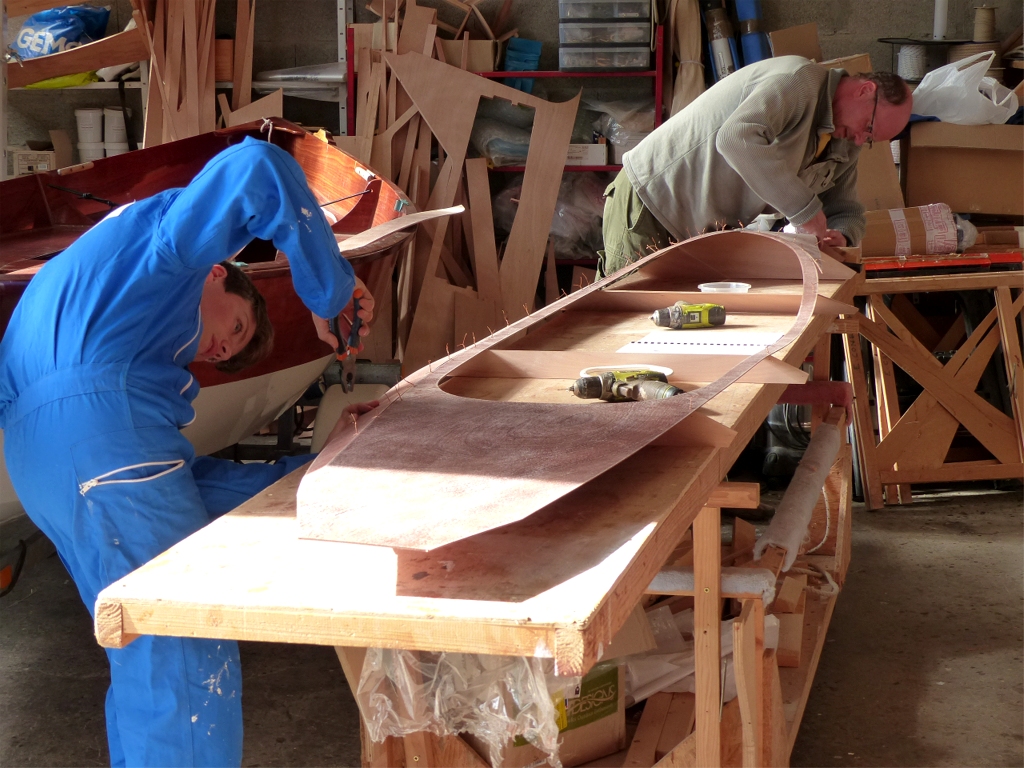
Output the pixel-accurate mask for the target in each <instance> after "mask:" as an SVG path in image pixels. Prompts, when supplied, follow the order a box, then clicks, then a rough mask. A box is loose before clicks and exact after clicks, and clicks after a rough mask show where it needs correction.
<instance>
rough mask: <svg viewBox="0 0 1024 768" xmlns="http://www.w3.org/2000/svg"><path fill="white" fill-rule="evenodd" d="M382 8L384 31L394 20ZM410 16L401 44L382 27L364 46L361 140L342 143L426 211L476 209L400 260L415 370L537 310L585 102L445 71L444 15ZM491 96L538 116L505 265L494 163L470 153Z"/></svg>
mask: <svg viewBox="0 0 1024 768" xmlns="http://www.w3.org/2000/svg"><path fill="white" fill-rule="evenodd" d="M474 7H475V6H474ZM381 11H382V13H381V16H382V21H381V22H378V24H380V25H383V23H384V19H385V18H388V19H390V18H391V15H390V13H385V12H384V11H385V9H384V8H382V9H381ZM387 11H390V9H387ZM402 16H403V18H402V19H401V23H400V31H399V33H398V35H397V39H396V38H393V37H391V36H390V35H389V36H388V37H389V38H390V39H389V40H387V41H385V36H384V34H383V31H381V34H378V35H373V36H372V39H374V40H376V41H378V42H379V45H380V47H379V48H360V49H358V50H357V51H356V54H355V55H356V62H355V63H356V68H357V70H358V72H359V79H358V86H357V89H356V99H355V102H356V133H355V135H354V136H346V137H339V138H338V139H337V143H338V146H339V147H341V148H342V149H343V150H345V151H347V152H349V153H350V154H352V155H354V156H356V157H357V158H359V159H360V160H361V161H363V162H365V163H366V164H367V165H369V166H370V168H372V169H373V170H374V172H376V173H379V174H380V175H382V176H384V177H385V178H388V179H390V180H392V181H394V182H395V183H396V184H398V186H399V187H401V188H402V190H403V191H405V192H406V193H407V194H408V195H409V197H410V198H411V199H412V201H413V203H414V205H415V206H416V208H417V209H419V210H427V209H435V208H447V207H449V206H452V205H457V204H463V205H465V206H466V207H467V208H468V210H467V212H466V213H464V214H463V215H462V216H459V217H452V218H451V219H440V220H438V221H436V222H430V223H428V224H425V225H424V226H422V227H420V229H419V230H418V232H417V234H416V237H415V239H414V240H412V241H411V242H410V244H409V246H408V250H407V252H406V254H405V255H404V256H403V258H402V259H401V260H400V262H399V265H398V270H399V274H398V279H397V283H398V290H397V300H396V303H395V306H394V308H393V310H392V311H393V313H394V317H395V323H394V328H395V330H396V338H395V356H396V357H397V358H398V359H400V360H402V362H403V364H404V368H405V370H406V371H412V370H415V369H417V368H420V367H422V366H423V365H426V364H427V363H428V362H429V361H432V360H439V359H440V358H442V357H445V356H446V355H447V354H450V353H451V352H454V351H455V350H456V349H457V348H460V347H462V346H465V345H469V344H472V343H473V342H474V341H477V340H479V339H481V338H483V337H484V336H487V335H489V334H490V333H491V332H492V331H494V330H497V329H498V328H502V327H504V326H505V325H506V323H508V322H512V321H514V320H517V319H519V318H521V317H523V316H525V315H526V314H528V313H529V312H531V311H532V310H533V308H534V304H535V294H536V290H537V283H538V280H539V278H540V273H541V269H542V267H543V265H544V260H545V252H546V245H547V240H548V234H549V231H550V222H551V218H552V215H553V213H554V208H555V202H556V200H557V196H558V187H559V183H560V182H561V177H562V168H563V166H564V164H565V157H566V153H567V150H568V145H569V140H570V135H571V132H572V126H573V122H574V120H575V117H576V111H577V106H578V102H579V97H578V96H577V97H576V98H575V99H573V100H571V101H568V102H564V103H561V104H554V103H551V102H547V101H544V100H543V99H539V98H536V97H533V96H529V95H526V94H524V93H522V92H521V91H517V90H514V89H512V88H508V87H506V86H504V85H500V84H497V83H494V82H493V81H491V80H488V79H486V78H483V77H480V76H478V75H475V74H472V73H471V72H468V71H466V70H465V69H464V68H461V67H459V66H454V65H453V64H448V63H446V62H445V61H444V60H443V56H444V54H443V52H442V50H441V46H440V45H439V42H440V41H439V40H438V38H437V29H438V26H439V25H438V23H437V12H436V10H434V9H431V8H426V7H423V6H419V5H416V4H415V3H414V2H411V3H406V5H405V8H404V14H402ZM435 56H436V57H439V58H434V57H435ZM461 58H462V62H464V61H465V60H466V56H462V57H461ZM462 62H460V63H462ZM482 98H499V99H504V100H507V101H510V102H511V103H513V104H517V105H521V106H525V107H528V108H531V109H533V110H534V124H533V130H532V135H531V138H532V141H531V143H530V150H529V155H528V158H527V163H526V171H525V175H524V179H523V190H522V194H521V196H520V202H519V208H518V211H517V214H516V217H515V220H514V223H513V225H512V229H511V232H510V235H509V239H508V241H507V243H506V245H505V249H504V253H503V255H502V256H501V257H500V259H499V254H498V251H497V244H496V243H495V238H494V227H493V220H492V214H491V199H490V185H489V182H488V177H487V166H486V161H485V160H483V159H482V158H481V159H476V158H470V157H468V149H469V141H470V134H471V132H472V130H473V124H474V121H475V119H476V113H477V108H478V106H479V103H480V99H482Z"/></svg>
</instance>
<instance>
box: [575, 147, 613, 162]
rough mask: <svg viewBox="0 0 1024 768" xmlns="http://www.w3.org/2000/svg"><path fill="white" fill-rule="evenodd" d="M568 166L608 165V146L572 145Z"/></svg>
mask: <svg viewBox="0 0 1024 768" xmlns="http://www.w3.org/2000/svg"><path fill="white" fill-rule="evenodd" d="M565 164H566V165H607V164H608V145H607V144H570V145H569V152H568V153H567V154H566V156H565Z"/></svg>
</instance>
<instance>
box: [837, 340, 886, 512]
mask: <svg viewBox="0 0 1024 768" xmlns="http://www.w3.org/2000/svg"><path fill="white" fill-rule="evenodd" d="M843 348H844V350H845V351H846V368H847V371H848V373H849V378H850V382H851V383H852V384H853V416H854V424H855V427H854V433H855V434H856V438H857V454H858V455H859V456H860V476H861V483H862V484H863V486H864V505H865V506H866V507H867V508H868V509H881V508H882V481H881V480H880V479H879V475H878V467H876V466H875V429H874V424H873V423H872V420H871V409H870V408H869V405H868V397H869V395H868V382H867V379H866V377H865V376H864V358H863V357H862V355H861V351H860V336H859V335H857V334H855V333H844V334H843Z"/></svg>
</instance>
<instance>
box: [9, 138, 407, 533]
mask: <svg viewBox="0 0 1024 768" xmlns="http://www.w3.org/2000/svg"><path fill="white" fill-rule="evenodd" d="M265 125H267V126H272V130H269V136H268V131H267V130H265ZM246 136H256V137H262V138H264V139H267V138H269V140H270V141H272V142H273V143H275V144H277V145H278V146H280V147H282V148H283V149H285V150H286V151H288V152H289V154H291V155H292V156H293V157H295V158H296V160H298V161H299V164H300V165H301V166H302V168H303V170H304V171H305V173H306V177H307V180H308V181H309V184H310V188H311V189H312V191H313V193H314V194H315V195H316V196H317V198H318V199H320V200H324V201H331V200H338V202H336V203H333V204H331V205H329V206H326V207H325V209H324V210H325V213H326V214H327V217H328V220H329V221H331V222H332V229H333V230H334V231H335V234H336V236H337V237H338V239H339V242H343V241H344V239H345V238H346V237H347V236H349V235H353V234H358V233H360V232H362V231H364V230H366V229H368V228H370V227H372V226H376V225H379V224H383V223H385V222H388V221H391V220H394V219H397V218H400V217H405V216H407V215H408V214H410V213H412V212H414V208H413V206H412V205H411V203H410V201H409V200H408V198H407V197H406V196H405V195H404V193H402V191H401V190H400V189H398V188H397V187H396V186H394V185H393V184H391V183H390V182H388V181H386V180H383V179H380V178H378V177H375V176H374V174H373V173H372V172H370V171H368V170H367V169H366V168H365V167H364V166H362V164H360V163H359V162H358V161H357V160H355V159H354V158H352V157H350V156H349V155H346V154H345V153H343V152H341V151H340V150H339V149H337V148H336V147H334V146H333V145H330V144H327V143H326V142H324V141H321V140H320V139H318V138H316V137H314V136H312V135H310V134H309V133H307V132H306V131H303V130H302V129H301V128H298V127H297V126H294V125H292V124H291V123H288V122H287V121H284V120H279V119H274V120H273V121H270V122H269V123H267V124H264V123H263V122H262V121H261V122H256V123H250V124H247V125H243V126H238V127H237V128H232V129H228V130H226V131H217V132H214V133H208V134H203V135H200V136H193V137H191V138H188V139H184V140H182V141H177V142H171V143H168V144H161V145H159V146H156V147H152V148H148V149H144V150H139V151H138V152H130V153H127V154H124V155H118V156H116V157H112V158H107V159H104V160H98V161H96V162H94V163H87V164H85V165H83V166H78V167H76V168H77V169H76V168H72V169H63V170H62V171H60V172H58V171H54V172H49V173H40V174H34V175H31V176H20V177H17V178H14V179H10V180H8V181H4V182H2V183H0V210H2V211H3V217H2V219H0V333H2V332H3V331H5V330H6V328H7V324H8V322H9V320H10V317H11V314H12V313H13V312H14V308H15V307H16V306H17V303H18V300H19V299H20V298H21V295H22V293H23V292H24V290H25V288H26V287H27V285H28V283H29V281H30V280H31V279H32V276H33V275H34V274H35V273H36V272H37V271H38V270H39V269H40V268H41V267H42V266H43V265H44V264H45V263H46V260H47V259H49V258H52V257H53V256H55V255H56V254H58V253H60V252H61V251H62V250H64V249H65V248H67V247H68V246H69V245H70V244H71V243H73V242H74V241H75V240H76V239H77V238H78V237H80V236H81V235H82V233H84V232H86V231H87V230H88V229H89V228H90V227H91V226H93V225H94V224H95V223H97V222H98V221H99V220H101V219H102V218H103V216H105V215H106V214H107V213H108V212H109V211H110V206H109V205H107V204H105V203H102V202H98V201H96V200H91V199H83V198H81V197H79V196H77V195H75V194H73V193H71V192H67V191H65V190H62V189H58V188H57V187H64V188H65V189H73V190H76V191H78V192H88V193H89V194H91V195H94V196H95V197H98V198H103V199H104V200H109V201H110V202H112V203H115V204H118V205H120V204H123V203H127V202H130V201H132V200H138V199H141V198H144V197H148V196H150V195H153V194H156V193H158V192H161V191H163V190H165V189H170V188H174V187H181V186H185V185H186V184H188V183H189V181H191V179H192V178H193V177H194V176H195V175H196V174H197V173H198V172H199V171H200V170H202V168H203V166H204V165H205V164H206V162H207V161H208V160H209V159H210V158H212V157H213V156H214V155H216V154H217V153H218V152H220V151H221V150H223V149H225V148H227V147H229V146H231V145H233V144H237V143H238V142H240V141H241V140H242V139H244V138H245V137H246ZM69 171H70V172H69ZM339 198H347V199H342V200H339ZM411 234H412V232H411V231H402V232H396V233H395V234H394V235H392V236H391V237H389V238H388V239H387V240H385V241H382V242H377V243H375V244H374V245H373V246H372V247H369V248H365V249H361V250H360V251H358V256H357V257H355V258H352V257H351V256H350V255H349V254H346V257H347V258H350V260H351V261H352V262H353V266H354V267H355V269H356V273H357V274H358V275H359V276H360V277H362V278H364V279H366V278H367V275H368V274H370V273H371V272H372V270H373V269H374V264H376V263H378V262H379V260H386V259H388V258H394V255H395V253H396V250H397V248H398V246H399V245H400V244H401V243H402V242H403V241H404V240H405V239H406V238H408V237H409V236H410V235H411ZM238 259H239V261H240V262H244V266H243V269H244V270H245V272H246V273H247V274H248V275H249V276H250V277H251V278H252V279H253V281H254V282H255V284H256V287H257V288H258V289H259V291H260V293H262V294H263V296H264V297H265V298H266V300H267V310H268V314H269V316H270V320H271V322H272V323H273V325H274V328H275V338H276V342H275V345H274V351H273V353H272V354H271V355H270V357H268V358H267V359H266V360H264V361H263V362H262V363H260V364H259V365H257V366H254V367H253V368H250V369H247V370H245V371H242V372H240V373H238V374H225V373H222V372H220V371H218V370H217V369H216V368H214V366H213V365H210V364H207V363H193V364H192V365H191V369H192V372H193V374H194V375H195V377H196V380H197V381H198V382H199V384H200V386H201V391H200V395H199V397H198V398H197V400H196V402H195V408H196V420H195V422H193V424H192V425H190V426H189V427H188V428H186V429H185V430H184V433H185V434H186V436H187V437H188V438H189V439H190V440H191V441H192V443H193V445H194V446H195V448H196V451H197V453H199V454H207V453H212V452H215V451H218V450H220V449H222V448H226V447H227V446H229V445H232V444H234V443H235V442H238V440H240V439H242V438H244V437H247V436H248V435H251V434H252V433H253V432H255V431H256V430H258V429H259V428H260V427H262V426H264V425H266V424H268V423H269V422H271V421H273V420H274V419H276V418H277V417H278V416H279V415H280V414H281V413H282V412H283V411H284V410H285V409H286V408H288V407H290V406H291V404H292V403H294V402H295V401H296V400H297V399H298V398H299V397H300V396H301V395H302V393H303V392H304V391H305V390H306V389H307V387H308V386H309V385H310V383H312V382H313V381H315V380H316V379H317V377H319V376H320V374H321V373H323V371H324V369H325V368H326V367H327V365H329V364H330V362H331V360H332V359H333V354H331V351H330V350H329V349H328V348H327V347H326V346H325V345H324V343H323V342H322V341H320V339H319V338H318V337H317V335H316V332H315V330H314V328H313V324H312V323H311V322H310V315H309V310H308V309H306V307H305V305H303V303H302V301H301V300H300V299H299V297H298V296H297V295H296V293H295V290H294V288H293V286H292V280H291V272H290V269H289V266H288V261H287V258H285V257H284V255H283V254H280V253H278V252H277V251H276V249H274V248H273V246H272V245H271V244H270V243H266V242H264V241H254V242H253V243H252V244H251V245H250V246H248V247H247V248H246V249H245V250H243V251H242V253H241V254H239V257H238ZM0 438H2V433H0ZM19 514H21V506H20V504H19V503H18V501H17V498H16V496H15V494H14V492H13V489H11V488H10V481H9V479H8V478H7V473H6V471H5V469H4V466H3V461H2V456H0V521H2V520H6V519H9V518H11V517H14V516H17V515H19Z"/></svg>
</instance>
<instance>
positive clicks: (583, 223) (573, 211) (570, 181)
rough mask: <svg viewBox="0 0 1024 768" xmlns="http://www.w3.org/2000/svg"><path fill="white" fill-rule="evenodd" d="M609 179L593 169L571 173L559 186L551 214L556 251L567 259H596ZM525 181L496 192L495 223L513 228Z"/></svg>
mask: <svg viewBox="0 0 1024 768" xmlns="http://www.w3.org/2000/svg"><path fill="white" fill-rule="evenodd" d="M606 186H607V182H604V181H600V180H598V179H597V178H596V177H594V176H593V175H592V174H589V173H567V174H565V175H564V176H563V177H562V183H561V185H560V186H559V188H558V200H557V201H556V202H555V212H554V214H553V215H552V217H551V239H552V240H553V241H554V245H555V255H556V256H558V258H564V259H592V258H594V257H595V255H596V253H597V250H598V249H599V248H601V245H602V237H601V218H602V217H603V215H604V189H605V187H606ZM522 191H523V188H522V182H521V181H520V182H518V183H515V184H512V185H510V186H508V187H506V188H505V189H503V190H502V191H501V192H499V193H498V194H496V195H495V196H494V201H493V203H492V210H493V212H494V224H495V226H496V227H497V228H498V229H502V230H504V231H506V232H508V231H510V230H511V228H512V222H513V220H514V219H515V216H516V211H517V210H518V204H517V203H518V200H519V196H520V195H521V194H522Z"/></svg>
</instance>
